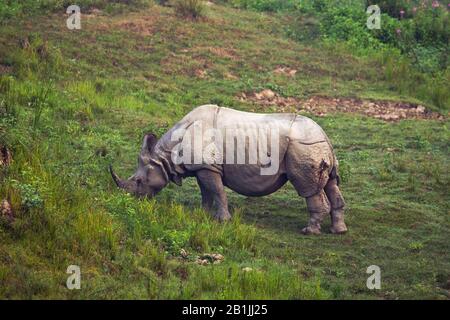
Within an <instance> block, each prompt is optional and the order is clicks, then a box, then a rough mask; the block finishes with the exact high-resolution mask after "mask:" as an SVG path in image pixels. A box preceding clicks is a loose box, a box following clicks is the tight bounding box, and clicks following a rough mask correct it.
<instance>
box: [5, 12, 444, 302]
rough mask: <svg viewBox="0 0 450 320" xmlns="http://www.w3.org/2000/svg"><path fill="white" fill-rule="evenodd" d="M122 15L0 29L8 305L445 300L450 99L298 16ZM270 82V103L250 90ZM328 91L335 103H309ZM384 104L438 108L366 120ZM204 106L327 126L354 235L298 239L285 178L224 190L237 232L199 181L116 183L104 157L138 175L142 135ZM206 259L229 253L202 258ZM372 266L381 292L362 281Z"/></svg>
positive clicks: (301, 214)
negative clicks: (295, 24) (438, 98)
mask: <svg viewBox="0 0 450 320" xmlns="http://www.w3.org/2000/svg"><path fill="white" fill-rule="evenodd" d="M121 11H122V10H110V11H107V10H106V9H105V10H102V11H98V10H94V11H91V12H90V13H88V14H83V15H82V21H81V22H82V29H81V30H72V31H70V30H68V29H67V28H66V18H67V17H66V16H64V15H62V14H61V13H58V12H56V13H48V14H45V15H36V16H34V17H33V18H32V19H30V18H28V17H23V18H20V19H19V18H17V19H11V20H9V21H8V22H7V23H5V24H4V25H3V26H2V28H1V31H0V146H7V147H8V148H9V149H10V150H11V153H12V158H13V161H12V164H11V165H10V166H2V167H0V201H1V200H2V199H7V200H8V201H9V202H10V203H11V206H12V212H13V215H14V219H9V218H8V217H6V216H2V217H1V218H0V219H1V220H0V297H1V298H64V299H86V298H94V299H103V298H139V299H177V298H182V299H183V298H186V299H187V298H195V299H203V298H215V299H222V298H226V299H239V298H250V299H259V298H274V299H316V298H319V299H327V298H335V299H336V298H337V299H349V298H356V299H367V298H376V299H378V298H380V299H396V298H432V299H445V298H448V296H449V292H448V289H449V288H448V281H449V279H450V273H449V270H450V256H449V252H450V243H449V241H448V239H449V235H450V221H449V217H450V216H449V212H450V207H449V203H450V202H449V200H450V199H449V194H450V193H449V188H448V186H449V183H450V181H449V175H448V172H449V169H450V168H449V161H448V159H449V149H448V148H449V145H448V142H449V138H450V135H449V131H448V125H449V122H448V114H446V111H445V110H448V106H447V108H442V107H440V106H437V105H435V104H433V103H432V101H431V102H430V101H421V100H419V98H417V96H413V95H411V94H409V93H408V92H409V91H407V90H406V91H405V90H402V89H401V86H399V85H398V84H399V81H400V80H399V77H395V74H396V72H398V75H404V71H402V70H398V69H396V68H395V61H391V60H390V59H389V56H386V55H383V54H378V55H377V54H374V55H364V56H361V55H356V54H354V52H353V51H352V50H350V49H349V48H348V46H346V45H338V44H333V45H331V44H329V43H327V42H323V41H320V40H319V39H315V40H314V39H310V40H308V41H299V40H298V39H293V38H292V36H291V33H290V32H288V30H287V29H286V26H288V25H290V23H292V21H291V18H292V17H290V16H286V15H283V14H266V13H259V12H253V11H247V10H239V9H235V8H232V7H230V6H224V5H220V4H210V5H208V6H207V7H206V9H205V17H203V18H201V19H199V20H191V19H187V20H186V19H183V18H180V17H179V16H177V15H176V14H175V13H174V11H173V8H171V7H163V6H159V5H150V6H148V7H147V6H144V7H142V8H140V9H139V10H138V11H133V10H123V12H121ZM283 68H284V69H283ZM286 68H289V69H286ZM385 68H392V70H391V75H392V74H394V76H387V75H386V73H385V72H382V70H385ZM280 70H281V71H280ZM286 70H295V71H296V72H291V73H289V72H288V71H287V72H286ZM402 72H403V73H402ZM405 81H406V80H405ZM265 89H269V90H272V92H274V93H276V95H277V99H278V100H276V101H275V103H265V102H266V101H265V100H264V99H259V100H258V99H257V98H254V93H258V92H261V91H262V90H265ZM243 93H244V94H245V95H242V94H243ZM317 97H323V99H324V100H325V101H328V102H327V103H330V104H331V103H332V102H333V103H335V104H337V110H334V111H333V112H321V113H318V112H314V110H312V112H311V110H310V111H308V109H306V108H304V105H305V102H307V101H309V100H310V99H311V98H317ZM335 99H353V100H352V101H356V102H355V103H356V104H357V105H358V108H356V107H355V109H354V110H353V111H352V110H347V109H345V108H343V106H341V105H340V103H339V101H338V102H336V101H337V100H335ZM381 100H383V101H384V102H382V101H381ZM277 101H278V102H280V103H278V102H277ZM286 101H288V102H289V103H286ZM342 101H346V100H342ZM385 101H390V102H389V103H393V102H392V101H394V102H402V104H405V105H408V107H410V109H411V108H416V106H417V105H423V106H426V107H427V112H426V113H423V114H422V113H421V112H418V113H417V116H411V117H409V114H410V113H408V117H405V119H402V120H401V121H384V120H381V119H377V118H375V117H372V116H367V115H365V112H364V108H366V107H369V104H371V103H372V104H375V105H377V104H382V103H386V102H385ZM205 103H215V104H219V105H221V106H227V107H232V108H236V109H239V110H248V111H259V112H276V111H295V112H301V113H302V114H306V115H308V116H310V117H312V118H313V119H314V120H316V121H317V122H318V123H319V124H320V125H321V126H322V127H323V128H324V129H325V131H326V132H327V133H328V135H329V137H330V138H331V140H332V142H333V144H334V146H335V149H336V152H337V156H338V158H339V161H340V163H341V174H342V178H343V181H342V189H343V193H344V196H345V198H346V201H347V204H348V210H347V217H346V220H347V225H348V227H349V233H347V234H346V235H343V236H332V235H330V234H327V233H324V234H322V235H321V236H317V237H305V236H302V235H301V234H300V232H299V231H300V229H301V227H302V226H304V225H305V224H306V223H307V221H308V213H307V211H306V206H305V203H304V200H303V199H301V198H299V197H298V196H297V195H296V192H295V190H294V189H293V188H292V187H291V186H290V185H286V186H285V187H284V188H283V189H282V190H280V191H279V192H277V193H275V194H273V195H271V196H268V197H264V198H246V197H243V196H239V195H237V194H235V193H232V192H229V198H230V205H231V207H232V213H233V214H234V218H233V220H232V222H230V223H225V224H219V223H217V222H215V221H213V220H212V219H211V218H210V217H209V216H208V215H207V214H206V213H205V212H203V211H202V210H201V209H199V206H200V192H199V190H198V187H197V185H196V182H195V180H193V179H186V180H185V181H184V183H183V186H182V187H176V186H174V185H170V186H169V187H168V188H166V189H165V190H163V191H162V192H161V193H160V194H159V195H158V196H157V197H156V198H155V199H154V200H152V201H148V200H137V199H135V198H134V197H132V196H130V195H127V194H124V193H122V192H120V191H119V190H117V188H116V187H115V185H114V184H113V182H112V180H111V177H110V176H109V174H108V171H107V167H108V164H110V163H112V164H113V165H114V166H115V167H116V168H117V170H118V173H119V174H121V175H123V176H126V175H130V174H131V173H132V172H133V170H134V169H135V165H136V157H137V154H138V151H139V148H140V145H141V139H142V137H143V134H144V133H145V132H155V133H157V134H159V135H161V134H162V133H164V132H165V131H166V130H167V129H168V128H169V127H170V126H171V125H172V124H174V123H175V122H177V121H178V120H179V119H180V118H181V117H182V116H183V115H184V114H186V113H187V112H188V111H190V110H191V109H193V108H194V107H195V106H198V105H201V104H205ZM327 103H324V104H325V105H324V106H323V107H324V108H325V110H326V107H327V106H328V105H327ZM340 109H341V110H342V111H340ZM344 110H345V111H351V112H343V111H344ZM408 110H409V109H408ZM432 110H434V111H439V112H441V115H438V114H437V113H431V112H432ZM408 112H409V111H408ZM429 115H434V116H429ZM328 226H329V221H328V220H327V219H325V223H324V230H327V229H328ZM182 250H184V251H182ZM185 252H186V253H185ZM204 253H220V254H222V255H223V256H224V261H223V262H222V263H220V264H208V265H205V266H204V265H199V264H198V263H196V259H197V256H200V255H202V254H204ZM69 265H79V266H80V267H81V272H82V280H81V281H82V282H81V286H82V288H81V290H72V291H71V290H68V289H67V288H66V286H65V284H66V279H67V276H68V275H67V274H66V269H67V267H68V266H69ZM370 265H378V266H380V267H381V270H382V289H381V290H375V291H371V290H368V289H367V288H366V279H367V277H368V275H367V274H366V269H367V267H368V266H370ZM246 267H249V268H252V270H251V271H244V270H243V269H244V268H246Z"/></svg>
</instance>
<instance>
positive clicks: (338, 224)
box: [325, 178, 347, 234]
mask: <svg viewBox="0 0 450 320" xmlns="http://www.w3.org/2000/svg"><path fill="white" fill-rule="evenodd" d="M325 193H326V195H327V197H328V200H329V201H330V203H331V213H330V214H331V228H330V231H331V233H334V234H342V233H346V232H347V226H346V225H345V222H344V207H345V201H344V197H343V196H342V194H341V190H339V186H338V179H337V178H332V179H330V180H328V183H327V185H326V186H325Z"/></svg>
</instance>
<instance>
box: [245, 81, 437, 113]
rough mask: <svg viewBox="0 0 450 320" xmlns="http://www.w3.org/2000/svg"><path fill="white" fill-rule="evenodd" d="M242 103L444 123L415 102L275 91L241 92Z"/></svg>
mask: <svg viewBox="0 0 450 320" xmlns="http://www.w3.org/2000/svg"><path fill="white" fill-rule="evenodd" d="M238 98H239V99H240V100H241V101H247V102H252V103H254V104H257V105H259V106H262V107H276V108H277V109H278V110H280V112H311V113H313V114H315V115H317V116H326V115H327V114H329V113H336V112H345V113H355V114H362V115H366V116H369V117H373V118H377V119H381V120H385V121H399V120H403V119H435V120H443V119H444V116H443V115H441V114H439V113H437V112H433V111H430V110H427V109H426V108H425V107H424V106H422V105H420V104H414V103H406V102H395V101H375V100H363V99H357V98H330V97H321V96H315V97H312V98H309V99H298V98H294V97H282V96H280V95H279V94H277V93H275V92H273V91H272V90H269V89H266V90H263V91H261V92H253V93H241V94H240V95H239V96H238Z"/></svg>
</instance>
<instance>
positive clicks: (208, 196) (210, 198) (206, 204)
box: [197, 177, 214, 212]
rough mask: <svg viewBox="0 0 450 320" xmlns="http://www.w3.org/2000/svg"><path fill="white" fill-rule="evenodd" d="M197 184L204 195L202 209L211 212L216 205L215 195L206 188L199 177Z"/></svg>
mask: <svg viewBox="0 0 450 320" xmlns="http://www.w3.org/2000/svg"><path fill="white" fill-rule="evenodd" d="M197 183H198V185H199V187H200V191H201V193H202V207H203V209H205V211H207V212H211V211H212V209H213V205H214V195H213V194H212V193H211V192H210V191H209V190H208V189H207V188H206V186H205V185H204V183H203V182H202V181H201V180H200V178H199V177H197Z"/></svg>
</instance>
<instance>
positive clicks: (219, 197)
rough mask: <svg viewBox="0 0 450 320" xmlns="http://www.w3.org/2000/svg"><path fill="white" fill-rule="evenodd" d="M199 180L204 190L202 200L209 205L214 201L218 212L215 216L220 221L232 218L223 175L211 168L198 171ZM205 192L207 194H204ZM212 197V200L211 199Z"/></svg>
mask: <svg viewBox="0 0 450 320" xmlns="http://www.w3.org/2000/svg"><path fill="white" fill-rule="evenodd" d="M196 176H197V180H198V182H199V185H200V189H201V190H202V188H203V190H204V191H203V190H202V200H203V199H204V200H205V204H207V205H209V204H212V203H214V205H215V209H216V212H215V214H214V218H215V219H217V220H219V221H226V220H230V219H231V215H230V213H229V212H228V200H227V194H226V193H225V189H224V186H223V182H222V177H221V176H220V174H218V173H216V172H212V171H210V170H199V171H197V174H196ZM203 193H204V194H205V196H203ZM211 198H212V201H211V200H210V199H211Z"/></svg>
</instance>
